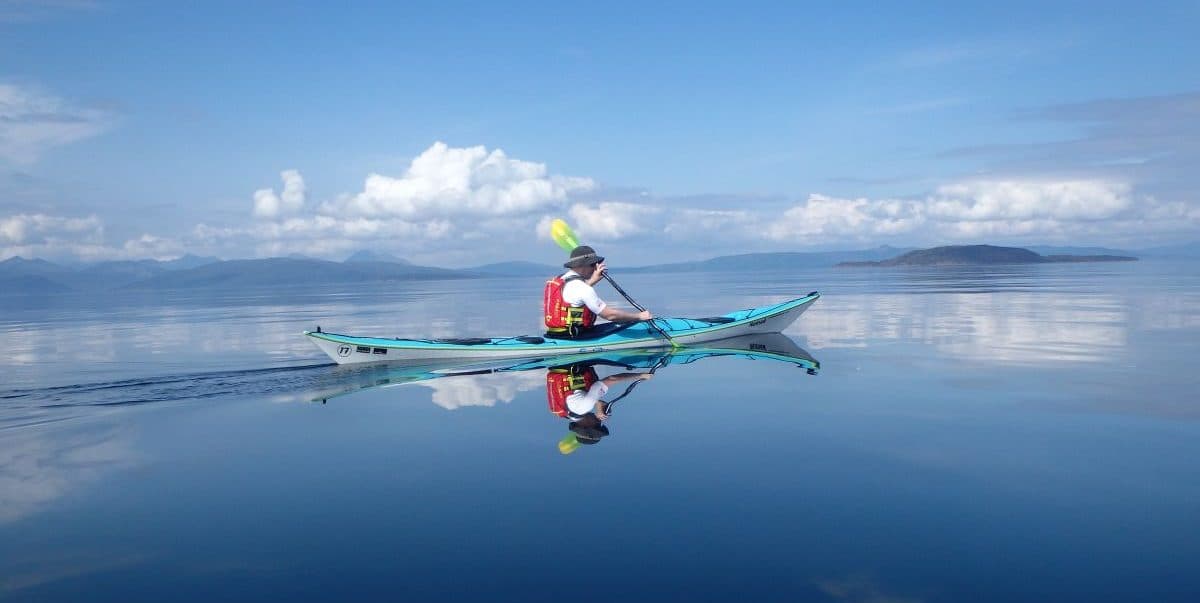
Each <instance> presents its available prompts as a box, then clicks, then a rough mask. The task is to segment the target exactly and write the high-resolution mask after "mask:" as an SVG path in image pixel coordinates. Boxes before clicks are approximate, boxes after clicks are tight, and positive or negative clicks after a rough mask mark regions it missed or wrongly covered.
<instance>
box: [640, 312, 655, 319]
mask: <svg viewBox="0 0 1200 603" xmlns="http://www.w3.org/2000/svg"><path fill="white" fill-rule="evenodd" d="M637 317H638V320H654V315H653V314H651V313H650V311H649V310H642V311H641V312H638V315H637Z"/></svg>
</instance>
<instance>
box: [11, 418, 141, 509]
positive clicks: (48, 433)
mask: <svg viewBox="0 0 1200 603" xmlns="http://www.w3.org/2000/svg"><path fill="white" fill-rule="evenodd" d="M0 434H3V445H2V446H0V524H2V523H8V522H12V521H16V520H18V519H20V518H22V517H24V516H26V515H28V514H30V513H33V512H35V511H37V510H38V509H39V508H41V507H42V506H43V505H45V504H47V503H49V502H52V501H54V500H55V499H57V498H59V497H61V496H63V495H64V494H66V493H67V492H68V491H70V490H72V489H74V488H77V487H79V486H80V484H81V483H86V482H89V481H92V480H95V479H97V478H98V477H100V475H101V474H102V473H104V472H106V471H108V470H111V469H113V468H115V467H122V466H127V465H128V464H129V463H130V456H131V452H130V449H129V447H128V444H127V443H126V442H125V441H124V440H123V439H121V438H120V437H119V436H120V434H119V433H118V432H116V431H115V430H108V431H101V432H95V431H77V430H70V431H65V432H58V431H57V430H56V429H55V428H53V427H49V426H46V425H42V426H37V427H30V428H23V429H6V430H4V431H0Z"/></svg>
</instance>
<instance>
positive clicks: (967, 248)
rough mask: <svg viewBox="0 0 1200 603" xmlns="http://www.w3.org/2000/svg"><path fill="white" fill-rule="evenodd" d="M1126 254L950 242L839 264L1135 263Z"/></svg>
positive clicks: (848, 265)
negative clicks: (1048, 252)
mask: <svg viewBox="0 0 1200 603" xmlns="http://www.w3.org/2000/svg"><path fill="white" fill-rule="evenodd" d="M1135 261H1137V258H1135V257H1132V256H1124V255H1042V254H1040V253H1037V252H1035V251H1030V250H1028V249H1024V248H1021V247H998V246H995V245H947V246H944V247H933V248H931V249H917V250H914V251H909V252H908V253H904V254H902V255H899V256H896V257H894V258H891V259H888V260H879V261H863V262H840V263H838V264H837V266H838V267H863V266H969V265H981V264H1048V263H1056V262H1058V263H1078V262H1135Z"/></svg>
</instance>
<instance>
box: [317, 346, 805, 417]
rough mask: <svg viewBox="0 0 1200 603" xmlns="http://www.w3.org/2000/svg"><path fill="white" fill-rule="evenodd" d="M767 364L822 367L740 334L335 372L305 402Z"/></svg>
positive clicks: (792, 350) (800, 352) (799, 352)
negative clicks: (728, 363)
mask: <svg viewBox="0 0 1200 603" xmlns="http://www.w3.org/2000/svg"><path fill="white" fill-rule="evenodd" d="M722 357H723V358H737V359H743V360H767V361H776V362H783V363H787V364H793V365H796V366H798V367H800V368H802V369H805V370H806V372H807V373H808V374H809V375H815V374H817V371H818V370H819V369H820V367H821V364H820V362H818V361H817V360H816V359H815V358H813V357H812V356H811V355H810V354H809V353H808V352H807V351H805V350H804V349H803V348H801V347H800V346H799V345H798V344H797V343H796V342H795V341H794V340H792V339H791V338H790V337H788V336H786V335H783V334H781V333H765V334H756V335H744V336H741V337H733V338H729V339H721V340H718V341H713V342H709V343H704V344H699V345H696V346H689V347H682V348H671V347H653V348H643V349H625V350H611V351H604V352H592V353H585V354H568V355H555V356H543V357H534V358H513V359H507V360H505V359H491V360H485V359H469V360H461V359H460V360H443V361H415V362H401V363H387V364H367V365H362V366H349V367H344V368H339V369H338V370H341V371H346V372H345V373H344V376H343V378H342V379H341V381H342V384H341V385H340V386H338V387H336V388H330V389H328V390H325V391H317V392H313V393H312V394H310V398H309V399H310V400H312V401H321V402H327V401H329V400H332V399H334V398H337V397H340V396H342V395H345V394H350V393H355V392H360V391H363V390H368V389H377V388H385V387H394V386H398V385H406V384H411V383H420V382H426V381H431V380H435V379H444V378H448V377H457V378H469V377H474V376H479V375H501V374H509V373H521V372H526V371H536V370H546V369H549V368H555V367H564V366H571V365H575V366H595V367H608V368H610V369H612V370H656V369H659V368H663V367H670V366H676V365H686V364H692V363H695V362H700V361H705V360H707V359H709V358H722Z"/></svg>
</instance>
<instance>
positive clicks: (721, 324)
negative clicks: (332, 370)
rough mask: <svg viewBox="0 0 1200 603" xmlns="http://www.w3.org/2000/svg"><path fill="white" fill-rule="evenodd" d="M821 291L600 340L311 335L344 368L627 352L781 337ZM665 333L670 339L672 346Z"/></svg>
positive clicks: (639, 326) (636, 327)
mask: <svg viewBox="0 0 1200 603" xmlns="http://www.w3.org/2000/svg"><path fill="white" fill-rule="evenodd" d="M818 298H820V294H819V293H817V292H815V291H814V292H812V293H809V294H808V295H806V296H804V297H800V298H796V299H792V300H788V301H785V302H781V303H777V304H772V305H768V306H761V307H757V308H747V309H745V310H738V311H736V312H730V313H728V314H725V315H722V316H716V317H710V318H656V319H654V321H653V323H654V327H657V328H654V327H651V326H650V324H648V323H644V322H643V323H634V324H631V325H629V326H625V327H623V328H621V329H619V330H616V331H614V332H611V333H609V334H607V335H604V336H603V337H598V338H595V339H551V338H543V337H539V336H514V337H495V338H488V339H485V338H479V339H400V338H391V339H389V338H383V337H357V336H353V335H340V334H336V333H326V332H322V331H321V330H320V329H318V330H317V331H305V332H304V334H305V335H306V336H307V337H308V338H309V339H310V340H312V342H313V343H314V344H316V345H317V347H319V348H320V349H321V351H323V352H325V353H326V354H327V355H328V356H329V357H330V358H332V359H333V361H334V362H336V363H338V364H362V363H368V362H412V361H440V360H452V359H484V360H486V359H499V358H532V357H543V356H559V355H562V356H566V355H572V354H591V353H597V352H606V351H613V350H622V349H638V348H641V349H647V348H655V347H672V345H674V346H687V345H695V344H700V343H705V342H710V341H718V340H721V339H727V338H730V337H740V336H743V335H751V334H756V333H779V332H781V331H783V330H784V329H785V328H787V327H788V325H790V324H792V322H794V321H795V320H796V319H797V318H799V317H800V315H801V314H803V313H804V311H805V310H807V309H808V307H809V306H811V305H812V304H813V302H815V301H817V299H818ZM660 330H661V331H662V332H664V333H666V334H667V335H669V336H670V338H671V340H670V341H668V340H667V339H666V338H665V337H663V335H662V333H660Z"/></svg>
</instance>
